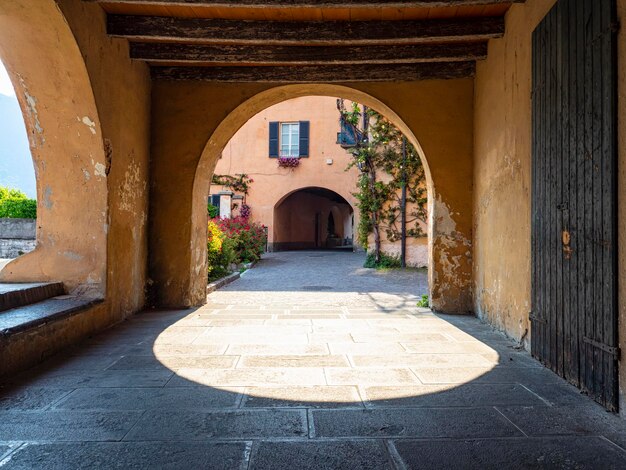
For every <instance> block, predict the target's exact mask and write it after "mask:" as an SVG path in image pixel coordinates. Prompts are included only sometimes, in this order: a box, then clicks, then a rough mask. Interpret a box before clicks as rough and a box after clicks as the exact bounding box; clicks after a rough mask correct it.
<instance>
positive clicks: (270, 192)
mask: <svg viewBox="0 0 626 470" xmlns="http://www.w3.org/2000/svg"><path fill="white" fill-rule="evenodd" d="M341 138H342V135H341V125H340V122H339V111H338V110H337V98H335V97H330V96H305V97H300V98H295V99H292V100H288V101H284V102H282V103H279V104H276V105H274V106H270V107H269V108H267V109H265V110H264V111H262V112H260V113H259V114H257V115H255V116H254V117H253V118H251V119H250V120H249V121H248V122H247V123H246V124H245V125H244V126H243V127H242V128H241V129H240V130H239V131H238V132H237V133H236V134H235V135H234V136H233V138H232V139H231V140H230V141H229V142H228V144H227V145H226V147H225V148H224V151H223V152H222V156H221V158H220V159H219V160H218V162H217V166H216V168H215V174H216V175H230V176H236V175H242V174H245V175H247V177H248V178H251V179H252V182H251V183H250V185H249V190H248V194H246V195H244V194H241V192H239V193H237V192H233V191H231V190H230V189H229V188H227V187H224V186H223V185H217V184H214V185H212V186H211V196H210V202H211V203H212V204H213V205H214V206H221V210H220V215H221V216H223V217H224V216H225V217H228V216H231V215H233V216H236V215H238V214H239V210H240V208H241V205H242V204H244V203H245V204H246V205H248V206H249V207H250V209H251V214H252V215H251V218H252V220H254V221H256V222H259V223H262V224H263V225H265V226H267V227H268V249H269V250H272V251H280V250H291V249H322V248H328V249H336V248H343V249H350V248H353V249H362V248H364V247H360V246H358V243H357V242H356V237H355V231H356V227H357V226H358V222H359V211H358V209H357V207H356V202H357V201H356V198H355V196H354V194H353V193H354V192H355V191H357V181H358V178H359V170H358V168H357V167H356V166H352V167H349V164H350V162H351V156H350V154H349V152H348V151H347V150H346V148H344V147H342V146H341V145H340V141H341ZM285 159H297V160H298V162H297V166H294V167H292V166H286V167H285V166H281V164H285V165H289V164H290V162H289V161H287V162H286V163H283V162H285ZM293 163H295V162H291V164H293ZM424 232H426V229H425V227H424ZM372 245H373V240H372V239H371V237H370V243H369V246H370V247H371V246H372ZM381 246H382V250H383V251H384V252H385V253H388V254H393V255H399V254H400V242H399V241H397V242H389V241H388V240H387V239H386V237H385V236H384V234H383V237H382V245H381ZM427 262H428V254H427V240H426V238H425V237H424V238H409V239H408V240H407V263H408V264H409V265H410V266H419V267H423V266H426V265H427Z"/></svg>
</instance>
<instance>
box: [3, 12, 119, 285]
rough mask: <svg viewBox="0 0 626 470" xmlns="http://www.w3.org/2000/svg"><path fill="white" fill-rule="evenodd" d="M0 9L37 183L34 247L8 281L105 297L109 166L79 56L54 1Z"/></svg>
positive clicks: (10, 268)
mask: <svg viewBox="0 0 626 470" xmlns="http://www.w3.org/2000/svg"><path fill="white" fill-rule="evenodd" d="M32 7H33V5H32V2H30V1H28V0H15V1H11V2H2V4H0V57H1V58H2V60H3V62H4V64H5V66H6V68H7V71H8V73H9V76H10V78H11V81H12V83H13V86H14V88H15V91H16V94H17V97H18V101H19V103H20V106H21V108H22V112H23V115H24V118H25V123H26V129H27V133H28V136H29V141H30V148H31V154H32V157H33V160H34V164H35V172H36V177H37V199H38V207H37V212H38V217H37V248H36V249H35V250H34V251H33V252H31V253H28V254H26V255H24V256H21V257H20V258H17V259H15V260H14V261H12V262H11V263H9V264H8V265H7V266H6V267H5V268H4V269H3V270H2V272H1V273H0V280H2V281H5V282H28V281H51V280H54V281H62V282H63V283H64V284H65V286H66V288H67V289H68V290H70V291H76V292H79V293H83V294H89V295H91V296H97V297H103V296H104V295H105V288H106V258H107V240H106V238H107V225H108V208H107V161H106V152H105V148H104V143H103V138H102V131H101V128H100V120H99V117H98V110H97V107H96V103H95V98H94V94H93V90H92V87H91V82H90V79H89V75H88V73H87V69H86V66H85V63H84V59H83V56H82V54H81V50H80V49H79V46H78V44H77V42H76V40H75V38H74V35H73V33H72V31H71V29H70V27H69V25H68V23H67V21H66V19H65V17H64V16H63V14H62V13H61V11H60V10H59V8H58V6H57V4H56V2H54V1H53V0H40V1H39V2H37V8H32Z"/></svg>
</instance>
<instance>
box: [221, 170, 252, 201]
mask: <svg viewBox="0 0 626 470" xmlns="http://www.w3.org/2000/svg"><path fill="white" fill-rule="evenodd" d="M211 183H212V184H218V185H220V186H224V187H225V188H228V189H231V190H232V191H234V192H236V193H239V194H243V195H244V196H247V195H248V191H249V190H250V184H252V183H254V180H253V179H252V178H249V177H248V175H246V174H245V173H237V174H236V175H213V179H212V180H211Z"/></svg>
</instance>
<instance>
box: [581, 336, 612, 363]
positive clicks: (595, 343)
mask: <svg viewBox="0 0 626 470" xmlns="http://www.w3.org/2000/svg"><path fill="white" fill-rule="evenodd" d="M583 343H587V344H590V345H591V346H593V347H594V348H598V349H600V350H601V351H604V352H606V353H609V354H611V355H612V356H615V357H616V358H617V359H619V358H620V355H621V351H620V348H619V347H616V346H609V345H608V344H604V343H600V342H599V341H595V340H593V339H591V338H587V337H586V336H583Z"/></svg>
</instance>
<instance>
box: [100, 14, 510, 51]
mask: <svg viewBox="0 0 626 470" xmlns="http://www.w3.org/2000/svg"><path fill="white" fill-rule="evenodd" d="M107 31H108V33H109V34H110V35H112V36H118V37H125V38H129V39H133V40H139V41H169V42H183V43H202V44H257V45H342V44H343V45H349V44H352V45H357V44H372V45H373V44H423V43H427V42H442V41H456V42H467V41H486V40H488V39H492V38H498V37H502V35H503V34H504V18H493V17H486V18H465V19H457V18H455V19H447V20H414V21H408V20H407V21H352V22H342V21H308V22H282V21H240V20H224V19H206V18H174V17H162V16H132V15H108V17H107Z"/></svg>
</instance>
